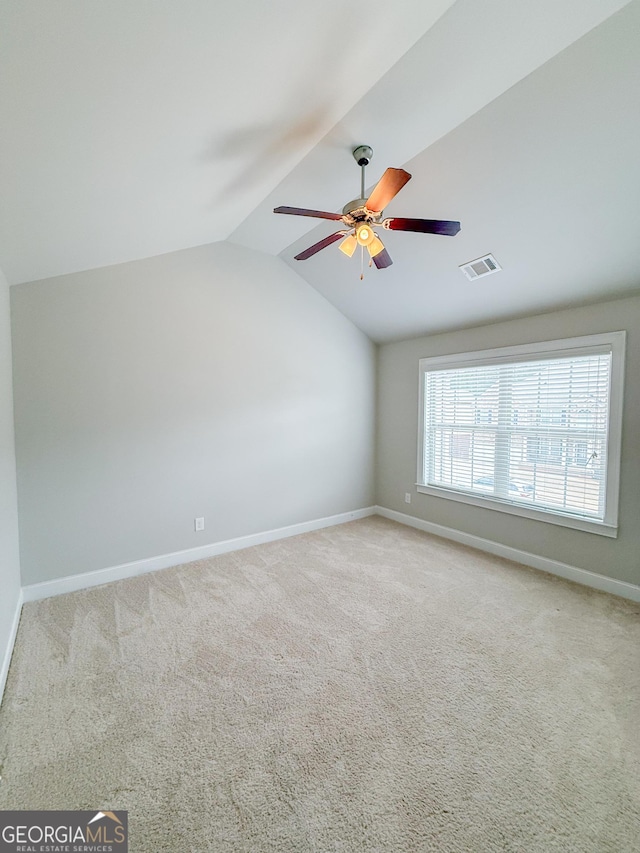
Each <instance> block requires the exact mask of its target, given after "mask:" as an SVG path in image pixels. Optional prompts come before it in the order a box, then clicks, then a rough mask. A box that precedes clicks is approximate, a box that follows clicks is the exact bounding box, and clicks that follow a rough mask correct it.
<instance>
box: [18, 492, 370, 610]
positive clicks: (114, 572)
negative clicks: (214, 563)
mask: <svg viewBox="0 0 640 853" xmlns="http://www.w3.org/2000/svg"><path fill="white" fill-rule="evenodd" d="M375 512H376V509H375V507H372V506H370V507H366V508H365V509H356V510H353V511H352V512H343V513H341V514H340V515H330V516H327V517H326V518H317V519H315V520H313V521H303V522H301V523H300V524H292V525H290V526H289V527H279V528H277V529H276V530H265V531H263V532H261V533H252V534H250V535H249V536H240V537H239V538H237V539H226V540H224V541H222V542H212V543H211V544H209V545H200V546H199V547H198V548H188V549H186V550H185V551H174V552H173V553H172V554H162V555H161V556H159V557H149V558H147V559H144V560H135V561H134V562H132V563H123V564H122V565H120V566H111V567H109V568H106V569H96V570H95V571H93V572H84V573H82V574H78V575H67V577H64V578H56V579H55V580H51V581H44V582H42V583H34V584H29V585H27V586H23V587H22V594H23V597H24V598H23V600H24V601H39V600H40V599H41V598H51V597H52V596H54V595H62V594H63V593H65V592H76V591H77V590H79V589H88V588H89V587H92V586H100V585H102V584H105V583H111V581H118V580H123V579H124V578H132V577H135V576H136V575H143V574H146V572H155V571H157V570H158V569H168V568H169V567H170V566H178V565H181V564H182V563H192V562H193V561H194V560H205V559H207V558H208V557H216V556H217V555H218V554H227V553H229V552H230V551H240V550H241V549H242V548H251V547H252V546H253V545H262V544H263V543H265V542H275V541H276V540H277V539H286V538H288V537H289V536H298V535H300V534H301V533H310V532H311V531H313V530H320V529H321V528H323V527H332V526H333V525H335V524H344V523H345V522H347V521H355V520H356V519H358V518H366V517H367V516H369V515H375Z"/></svg>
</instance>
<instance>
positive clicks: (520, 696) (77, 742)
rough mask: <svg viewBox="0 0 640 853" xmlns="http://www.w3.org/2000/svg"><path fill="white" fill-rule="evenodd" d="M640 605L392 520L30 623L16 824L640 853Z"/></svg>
mask: <svg viewBox="0 0 640 853" xmlns="http://www.w3.org/2000/svg"><path fill="white" fill-rule="evenodd" d="M639 611H640V607H639V606H638V605H634V604H632V603H630V602H627V601H624V600H622V599H617V598H615V597H613V596H608V595H605V594H602V593H597V592H593V591H590V590H587V589H584V588H581V587H578V586H574V585H572V584H569V583H567V582H564V581H561V580H558V579H555V578H552V577H550V576H547V575H544V574H542V573H539V572H536V571H534V570H531V569H526V568H523V567H521V566H517V565H515V564H513V563H509V562H507V561H504V560H500V559H497V558H493V557H490V556H487V555H484V554H481V553H479V552H476V551H473V550H471V549H468V548H465V547H463V546H458V545H455V544H452V543H449V542H446V541H444V540H441V539H437V538H434V537H430V536H427V535H425V534H422V533H419V532H417V531H414V530H411V529H409V528H405V527H402V526H400V525H397V524H395V523H393V522H389V521H386V520H384V519H381V518H369V519H365V520H362V521H356V522H353V523H351V524H346V525H342V526H340V527H333V528H329V529H326V530H322V531H319V532H317V533H311V534H307V535H304V536H300V537H296V538H293V539H287V540H283V541H281V542H276V543H273V544H269V545H262V546H259V547H257V548H251V549H249V550H245V551H240V552H236V553H234V554H229V555H226V556H223V557H217V558H214V559H211V560H203V561H201V562H198V563H192V564H190V565H185V566H178V567H177V568H173V569H168V570H166V571H163V572H157V573H154V574H149V575H146V576H144V577H140V578H134V579H132V580H127V581H120V582H117V583H113V584H109V585H107V586H103V587H99V588H95V589H92V590H87V591H82V592H78V593H73V594H70V595H66V596H61V597H58V598H53V599H49V600H47V601H42V602H38V603H33V604H27V605H26V606H25V608H24V614H23V617H22V622H21V624H20V631H19V637H18V642H17V646H16V651H15V654H14V658H13V662H12V666H11V671H10V675H9V680H8V685H7V692H6V696H5V701H4V704H3V707H2V710H1V711H0V732H1V734H0V759H1V760H2V764H3V771H2V777H3V778H2V782H1V783H0V808H4V809H7V808H48V809H75V808H78V809H97V808H100V809H105V808H109V809H128V810H129V826H130V834H131V844H130V849H131V851H133V853H158V852H159V851H170V853H182V851H246V853H260V851H287V853H288V851H300V853H303V851H304V853H309V852H310V851H313V852H314V853H315V851H318V853H329V851H343V853H348V852H349V853H350V851H367V853H368V851H388V852H389V853H392V852H393V853H401V851H452V852H453V851H469V853H485V851H489V853H490V851H521V853H550V851H562V853H571V852H572V851H575V853H606V852H607V851H611V853H626V851H629V853H631V851H637V850H639V849H640V825H639V821H640V759H639V755H638V746H639V723H640V685H639V671H638V669H639V668H638V663H639V657H638V655H639V649H640V619H639Z"/></svg>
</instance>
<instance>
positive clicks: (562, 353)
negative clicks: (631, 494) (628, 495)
mask: <svg viewBox="0 0 640 853" xmlns="http://www.w3.org/2000/svg"><path fill="white" fill-rule="evenodd" d="M625 343H626V332H624V331H617V332H603V333H601V334H594V335H582V336H580V337H574V338H560V339H558V340H552V341H540V342H535V343H530V344H517V345H515V346H507V347H499V348H494V349H485V350H475V351H471V352H463V353H454V354H452V355H437V356H430V357H427V358H421V359H420V360H419V363H418V364H419V371H418V375H419V380H418V381H419V394H418V399H419V403H418V405H419V409H418V469H417V470H418V473H417V478H416V479H417V482H416V489H417V491H418V492H419V493H420V494H424V495H431V496H433V497H439V498H445V499H447V500H454V501H458V502H460V503H465V504H470V505H472V506H478V507H483V508H485V509H492V510H497V511H499V512H504V513H508V514H510V515H517V516H520V517H522V518H530V519H534V520H536V521H544V522H548V523H551V524H557V525H560V526H562V527H570V528H573V529H575V530H583V531H587V532H589V533H597V534H600V535H601V536H609V537H611V538H616V537H617V535H618V508H619V491H620V456H621V447H622V410H623V400H624V396H623V390H624V388H623V386H624V357H625ZM605 351H606V352H609V351H610V352H611V377H610V388H609V412H608V434H607V469H606V491H605V512H604V520H603V521H600V520H599V519H590V518H585V517H583V516H580V515H572V514H571V513H568V512H566V511H564V510H554V509H548V508H543V507H539V508H538V507H535V508H534V507H531V506H522V505H519V504H515V503H509V502H508V501H506V500H504V499H501V498H498V497H495V496H493V495H480V494H472V493H470V492H466V491H462V490H457V489H455V488H446V487H444V486H435V485H430V484H428V483H424V482H421V480H422V479H423V477H424V470H425V444H426V442H425V434H424V428H425V425H424V414H425V412H424V402H425V401H424V388H425V373H428V372H431V371H437V370H455V369H456V368H464V367H481V366H484V365H491V366H495V365H498V364H509V363H516V362H521V361H528V360H531V361H534V360H536V359H539V358H540V357H544V358H556V357H557V358H562V357H571V356H579V355H592V354H594V353H597V352H605Z"/></svg>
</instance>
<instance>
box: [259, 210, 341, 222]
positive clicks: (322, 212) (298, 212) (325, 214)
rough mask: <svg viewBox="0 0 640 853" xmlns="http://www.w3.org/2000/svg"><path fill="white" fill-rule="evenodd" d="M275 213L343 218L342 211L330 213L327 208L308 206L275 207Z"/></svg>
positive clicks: (320, 217) (319, 217) (318, 217)
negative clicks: (320, 208) (314, 208)
mask: <svg viewBox="0 0 640 853" xmlns="http://www.w3.org/2000/svg"><path fill="white" fill-rule="evenodd" d="M273 212H274V213H289V214H291V215H293V216H315V217H316V219H336V220H339V219H342V214H340V213H328V212H327V211H326V210H308V209H307V208H306V207H275V208H274V209H273Z"/></svg>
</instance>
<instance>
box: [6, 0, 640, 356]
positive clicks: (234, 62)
mask: <svg viewBox="0 0 640 853" xmlns="http://www.w3.org/2000/svg"><path fill="white" fill-rule="evenodd" d="M623 7H624V8H623ZM358 8H362V7H354V6H353V5H352V4H351V5H350V4H345V3H344V2H342V0H341V1H340V2H337V0H324V2H323V3H322V4H301V3H295V2H290V0H272V2H271V3H264V2H261V1H260V0H236V2H235V3H233V4H224V5H223V4H219V3H212V2H211V0H180V2H178V0H136V2H135V3H131V2H128V1H127V0H109V3H102V2H97V0H57V2H56V3H42V2H41V0H3V4H2V7H1V11H0V16H1V17H0V115H2V133H1V135H0V186H1V187H2V191H1V193H0V267H2V268H3V270H4V272H5V274H6V275H7V278H8V279H9V281H10V282H11V283H18V282H22V281H28V280H32V279H37V278H45V277H49V276H54V275H58V274H62V273H66V272H71V271H77V270H81V269H87V268H91V267H96V266H103V265H106V264H112V263H118V262H122V261H126V260H131V259H133V258H140V257H146V256H150V255H155V254H161V253H163V252H169V251H173V250H176V249H181V248H186V247H189V246H194V245H200V244H203V243H208V242H213V241H216V240H222V239H231V240H233V241H235V242H238V243H240V244H243V245H246V246H249V247H250V248H254V249H258V250H261V251H266V252H270V253H272V254H278V253H281V254H282V257H283V258H284V259H285V261H286V262H287V263H289V264H290V265H291V266H292V267H293V268H294V269H295V270H296V272H298V273H299V274H300V275H302V276H303V277H304V278H305V279H306V280H307V281H308V282H309V283H310V284H312V285H313V286H314V287H316V288H317V289H318V290H319V291H320V292H321V293H323V294H324V295H325V296H326V297H327V299H329V300H330V301H331V302H333V303H334V304H335V305H336V306H337V307H338V308H339V309H340V310H341V311H342V312H343V313H344V314H345V315H346V316H348V317H350V318H351V319H352V320H353V321H354V322H355V323H356V324H357V325H358V326H359V327H360V328H362V329H363V330H364V331H365V332H366V333H367V334H369V335H370V336H371V337H372V338H373V339H374V340H377V341H385V340H392V339H398V338H402V337H407V336H410V335H416V334H423V333H425V332H434V331H439V330H444V329H450V328H460V327H464V326H469V325H473V324H476V323H479V322H491V321H493V320H498V319H502V318H506V317H512V316H520V315H524V314H528V313H533V312H540V311H545V310H551V309H553V308H555V307H559V306H561V305H571V304H579V303H581V302H585V301H594V300H597V299H601V298H606V297H608V296H615V295H618V294H622V293H626V292H629V291H630V290H631V289H634V288H637V287H640V275H639V274H638V271H637V270H638V263H639V261H640V250H639V248H638V246H639V245H640V242H639V240H638V236H637V235H638V234H640V203H639V202H638V199H639V198H640V167H639V165H638V164H639V162H640V158H638V156H637V151H636V148H637V139H638V138H640V0H633V2H632V3H627V2H621V0H538V2H536V3H531V2H530V0H457V2H455V3H452V0H439V2H436V0H429V2H426V0H395V2H394V3H392V4H376V8H375V14H364V15H361V13H360V12H359V11H358ZM618 10H622V11H618ZM610 16H612V17H610ZM361 18H362V20H361ZM603 22H604V23H603ZM594 28H595V29H594ZM358 143H368V144H370V145H372V146H373V147H374V151H375V154H374V160H373V162H372V164H371V166H370V167H369V169H368V175H367V177H368V183H369V184H370V185H373V184H374V183H375V181H376V180H377V179H378V177H379V176H380V175H381V174H382V172H383V171H384V169H385V168H386V166H389V165H393V166H403V167H405V168H407V169H408V170H409V171H410V172H411V173H412V174H413V180H412V181H411V182H410V183H409V184H408V185H407V187H405V189H404V190H402V192H401V194H400V195H399V196H398V197H397V199H395V200H394V201H393V202H391V204H390V205H389V208H388V210H387V213H388V214H390V215H394V214H395V215H399V216H422V217H425V218H443V219H460V220H461V222H462V231H461V232H460V234H459V235H458V236H457V237H454V238H448V237H437V236H431V235H421V234H410V233H399V232H391V233H390V232H384V234H383V239H384V240H385V243H386V245H387V247H388V249H389V251H390V253H391V254H392V256H393V258H394V262H395V263H394V265H393V266H392V267H390V268H389V269H387V270H376V269H373V270H371V271H369V270H367V271H366V273H365V278H364V281H363V282H360V280H359V271H360V267H359V263H358V260H357V258H356V257H355V256H354V258H352V259H350V260H349V259H347V258H345V257H344V256H343V255H342V254H341V253H340V252H339V251H338V250H337V247H336V246H332V247H330V248H328V249H326V250H324V251H323V252H321V253H319V254H318V255H316V256H314V257H313V258H311V259H310V260H308V261H305V262H296V261H295V260H293V255H294V254H296V252H297V251H299V250H300V249H301V248H304V247H305V246H307V245H310V244H311V243H313V242H315V241H316V240H318V239H320V238H321V237H322V236H324V235H326V234H329V233H331V232H332V231H333V230H335V228H334V227H333V225H334V224H333V223H329V222H326V221H323V222H320V224H316V223H317V221H316V220H312V219H307V218H300V217H288V216H275V215H274V214H273V213H272V209H273V207H274V206H276V205H278V204H288V205H296V206H303V207H315V208H320V209H325V210H339V209H341V208H342V206H343V205H344V204H345V202H346V201H348V200H349V199H351V198H353V197H355V196H357V195H358V194H359V170H358V167H357V166H356V164H355V163H354V161H353V159H352V158H351V154H350V152H351V149H352V148H353V147H354V145H356V144H358ZM487 252H493V253H494V254H495V255H496V257H497V259H498V260H499V262H500V263H501V264H502V265H503V267H504V270H503V272H501V273H498V274H496V275H493V276H490V277H488V278H486V279H482V280H480V281H478V282H475V283H470V282H468V281H467V280H466V279H465V278H464V276H463V275H462V273H461V272H460V271H459V270H458V268H457V267H458V264H461V263H463V262H465V261H468V260H471V259H472V258H475V257H478V256H479V255H481V254H485V253H487Z"/></svg>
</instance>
